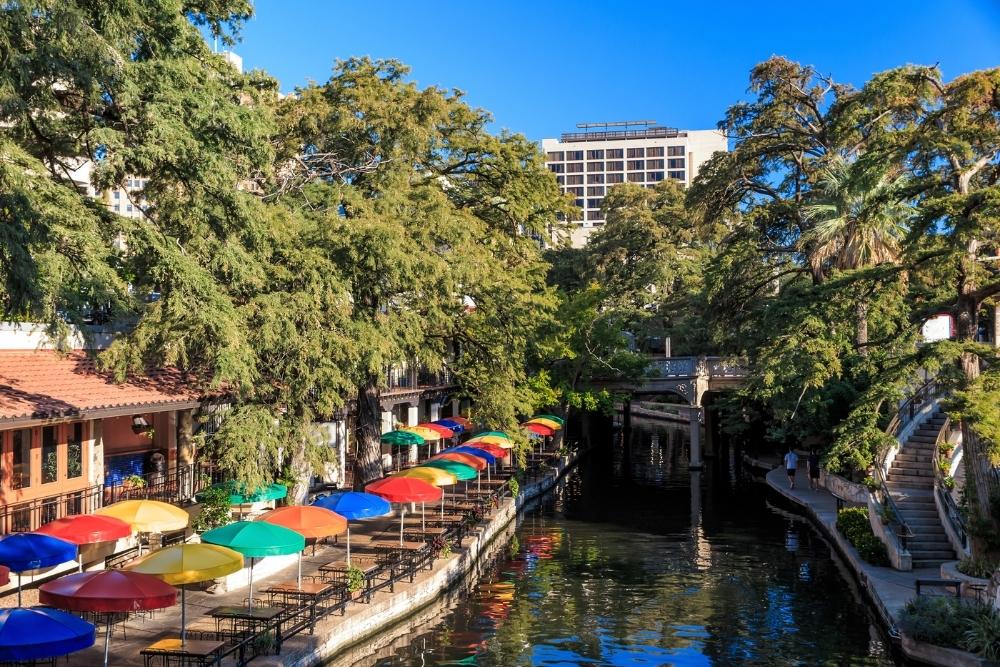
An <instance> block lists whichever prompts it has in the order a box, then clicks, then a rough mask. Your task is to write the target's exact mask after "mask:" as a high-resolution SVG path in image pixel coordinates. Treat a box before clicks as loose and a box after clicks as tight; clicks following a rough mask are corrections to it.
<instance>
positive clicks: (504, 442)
mask: <svg viewBox="0 0 1000 667" xmlns="http://www.w3.org/2000/svg"><path fill="white" fill-rule="evenodd" d="M477 442H485V443H486V444H489V445H496V446H497V447H502V448H503V449H513V447H514V443H513V442H512V441H511V440H509V439H507V438H501V437H500V436H498V435H481V436H478V437H476V438H471V439H470V440H466V441H465V442H464V443H463V444H465V445H470V446H471V445H474V444H475V443H477Z"/></svg>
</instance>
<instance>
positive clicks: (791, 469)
mask: <svg viewBox="0 0 1000 667" xmlns="http://www.w3.org/2000/svg"><path fill="white" fill-rule="evenodd" d="M798 467H799V455H798V454H796V453H795V450H794V449H792V448H791V447H789V448H788V453H787V454H785V472H786V473H788V488H789V489H794V488H795V472H796V470H797V469H798Z"/></svg>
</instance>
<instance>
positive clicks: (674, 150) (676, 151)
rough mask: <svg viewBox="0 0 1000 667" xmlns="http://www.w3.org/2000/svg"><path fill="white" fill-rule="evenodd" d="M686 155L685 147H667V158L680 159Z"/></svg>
mask: <svg viewBox="0 0 1000 667" xmlns="http://www.w3.org/2000/svg"><path fill="white" fill-rule="evenodd" d="M682 155H684V147H683V146H667V157H678V156H682Z"/></svg>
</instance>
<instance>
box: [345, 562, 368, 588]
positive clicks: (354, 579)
mask: <svg viewBox="0 0 1000 667" xmlns="http://www.w3.org/2000/svg"><path fill="white" fill-rule="evenodd" d="M364 585H365V573H364V572H362V571H361V568H359V567H354V566H353V565H352V566H351V567H350V568H349V569H348V570H347V590H348V591H350V592H351V593H354V592H356V591H360V590H361V587H362V586H364Z"/></svg>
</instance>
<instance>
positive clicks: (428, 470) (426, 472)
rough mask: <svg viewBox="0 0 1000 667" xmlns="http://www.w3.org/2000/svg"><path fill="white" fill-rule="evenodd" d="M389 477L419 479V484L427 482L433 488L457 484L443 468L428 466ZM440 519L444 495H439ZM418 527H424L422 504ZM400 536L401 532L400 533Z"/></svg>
mask: <svg viewBox="0 0 1000 667" xmlns="http://www.w3.org/2000/svg"><path fill="white" fill-rule="evenodd" d="M390 477H410V478H413V479H419V480H420V481H421V482H427V483H428V484H433V485H434V486H451V485H452V484H458V477H456V476H455V475H452V474H451V473H450V472H448V471H447V470H444V469H443V468H432V467H429V466H417V467H415V468H410V469H409V470H404V471H403V472H397V473H393V474H392V475H390ZM441 518H442V519H443V518H444V494H443V493H442V494H441ZM420 527H421V528H423V527H424V504H423V503H420ZM400 535H402V532H400Z"/></svg>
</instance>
